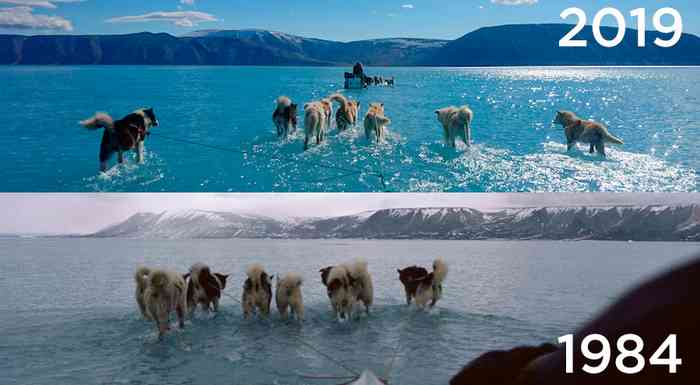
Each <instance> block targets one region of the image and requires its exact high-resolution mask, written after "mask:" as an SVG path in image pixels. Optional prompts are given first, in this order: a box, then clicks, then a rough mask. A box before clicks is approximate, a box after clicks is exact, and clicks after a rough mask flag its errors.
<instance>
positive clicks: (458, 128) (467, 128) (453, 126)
mask: <svg viewBox="0 0 700 385" xmlns="http://www.w3.org/2000/svg"><path fill="white" fill-rule="evenodd" d="M435 114H437V119H438V120H439V121H440V123H442V128H443V134H444V138H445V142H446V143H447V144H448V145H450V146H452V147H456V146H457V138H462V140H463V141H464V144H466V145H467V146H470V145H471V142H472V120H473V119H474V113H473V112H472V110H471V109H469V107H468V106H462V107H445V108H442V109H439V110H437V111H435Z"/></svg>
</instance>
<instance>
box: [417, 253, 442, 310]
mask: <svg viewBox="0 0 700 385" xmlns="http://www.w3.org/2000/svg"><path fill="white" fill-rule="evenodd" d="M445 277H447V264H446V263H445V261H443V260H442V259H441V258H438V259H436V260H435V262H433V271H432V272H431V273H429V274H428V275H427V276H426V277H425V279H422V280H421V281H420V282H419V283H418V287H417V288H416V297H415V298H416V306H418V308H419V309H425V308H426V307H430V308H432V307H433V306H435V304H436V303H437V301H438V300H439V299H440V298H442V283H443V282H444V281H445Z"/></svg>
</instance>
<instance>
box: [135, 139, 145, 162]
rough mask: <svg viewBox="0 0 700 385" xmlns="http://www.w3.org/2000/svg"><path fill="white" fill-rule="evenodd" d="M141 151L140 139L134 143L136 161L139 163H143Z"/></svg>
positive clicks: (142, 146) (141, 142) (142, 145)
mask: <svg viewBox="0 0 700 385" xmlns="http://www.w3.org/2000/svg"><path fill="white" fill-rule="evenodd" d="M143 152H144V143H143V140H141V141H139V143H138V144H137V145H136V161H137V162H138V163H139V164H143Z"/></svg>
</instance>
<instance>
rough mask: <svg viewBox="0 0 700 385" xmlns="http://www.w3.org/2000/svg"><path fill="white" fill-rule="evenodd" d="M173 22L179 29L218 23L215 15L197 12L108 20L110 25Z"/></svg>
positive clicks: (155, 14) (163, 13) (158, 13)
mask: <svg viewBox="0 0 700 385" xmlns="http://www.w3.org/2000/svg"><path fill="white" fill-rule="evenodd" d="M151 21H165V22H171V23H173V24H175V25H177V26H179V27H194V26H195V25H197V24H199V23H203V22H209V21H217V19H216V17H215V16H214V15H211V14H208V13H205V12H197V11H176V12H151V13H147V14H144V15H134V16H120V17H113V18H111V19H108V20H107V22H108V23H144V22H151Z"/></svg>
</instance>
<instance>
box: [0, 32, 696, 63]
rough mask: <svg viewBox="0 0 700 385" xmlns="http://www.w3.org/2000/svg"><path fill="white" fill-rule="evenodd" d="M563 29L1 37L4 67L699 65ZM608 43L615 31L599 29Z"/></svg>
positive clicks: (681, 48) (689, 38)
mask: <svg viewBox="0 0 700 385" xmlns="http://www.w3.org/2000/svg"><path fill="white" fill-rule="evenodd" d="M571 28H572V26H571V25H568V24H514V25H502V26H495V27H484V28H480V29H477V30H475V31H473V32H470V33H468V34H466V35H464V36H462V37H460V38H458V39H456V40H451V41H449V40H438V39H416V38H385V39H373V40H359V41H351V42H338V41H331V40H322V39H314V38H305V37H300V36H295V35H290V34H286V33H282V32H273V31H266V30H203V31H197V32H193V33H190V34H187V35H184V36H180V37H176V36H173V35H170V34H167V33H149V32H142V33H135V34H125V35H37V36H25V35H0V64H6V65H12V64H16V65H268V66H275V65H286V66H292V65H294V66H348V65H351V64H353V63H355V62H357V61H360V62H363V63H364V64H365V65H369V66H455V67H459V66H464V67H470V66H572V65H576V66H594V65H597V66H602V65H700V38H699V37H697V36H695V35H692V34H683V36H682V38H681V40H680V41H679V43H678V44H677V45H676V46H674V47H672V48H660V47H657V46H655V45H654V44H653V41H654V39H655V38H656V37H664V36H666V35H663V34H660V33H658V32H653V31H647V46H646V47H644V48H638V47H637V33H636V30H633V29H628V30H627V32H626V34H625V39H624V40H623V42H622V43H621V44H620V45H619V46H617V47H615V48H604V47H601V46H599V45H598V44H597V43H596V42H595V41H594V39H593V32H592V29H591V27H590V26H587V27H586V28H584V30H582V31H581V33H579V35H578V36H577V39H586V40H588V41H589V44H588V47H586V48H560V47H559V46H558V44H559V40H560V39H561V38H562V37H563V36H564V35H565V34H566V33H567V32H569V30H571ZM601 30H602V33H603V35H605V36H608V37H609V38H610V37H613V36H614V35H615V34H616V33H617V29H616V28H610V27H603V28H602V29H601Z"/></svg>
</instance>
